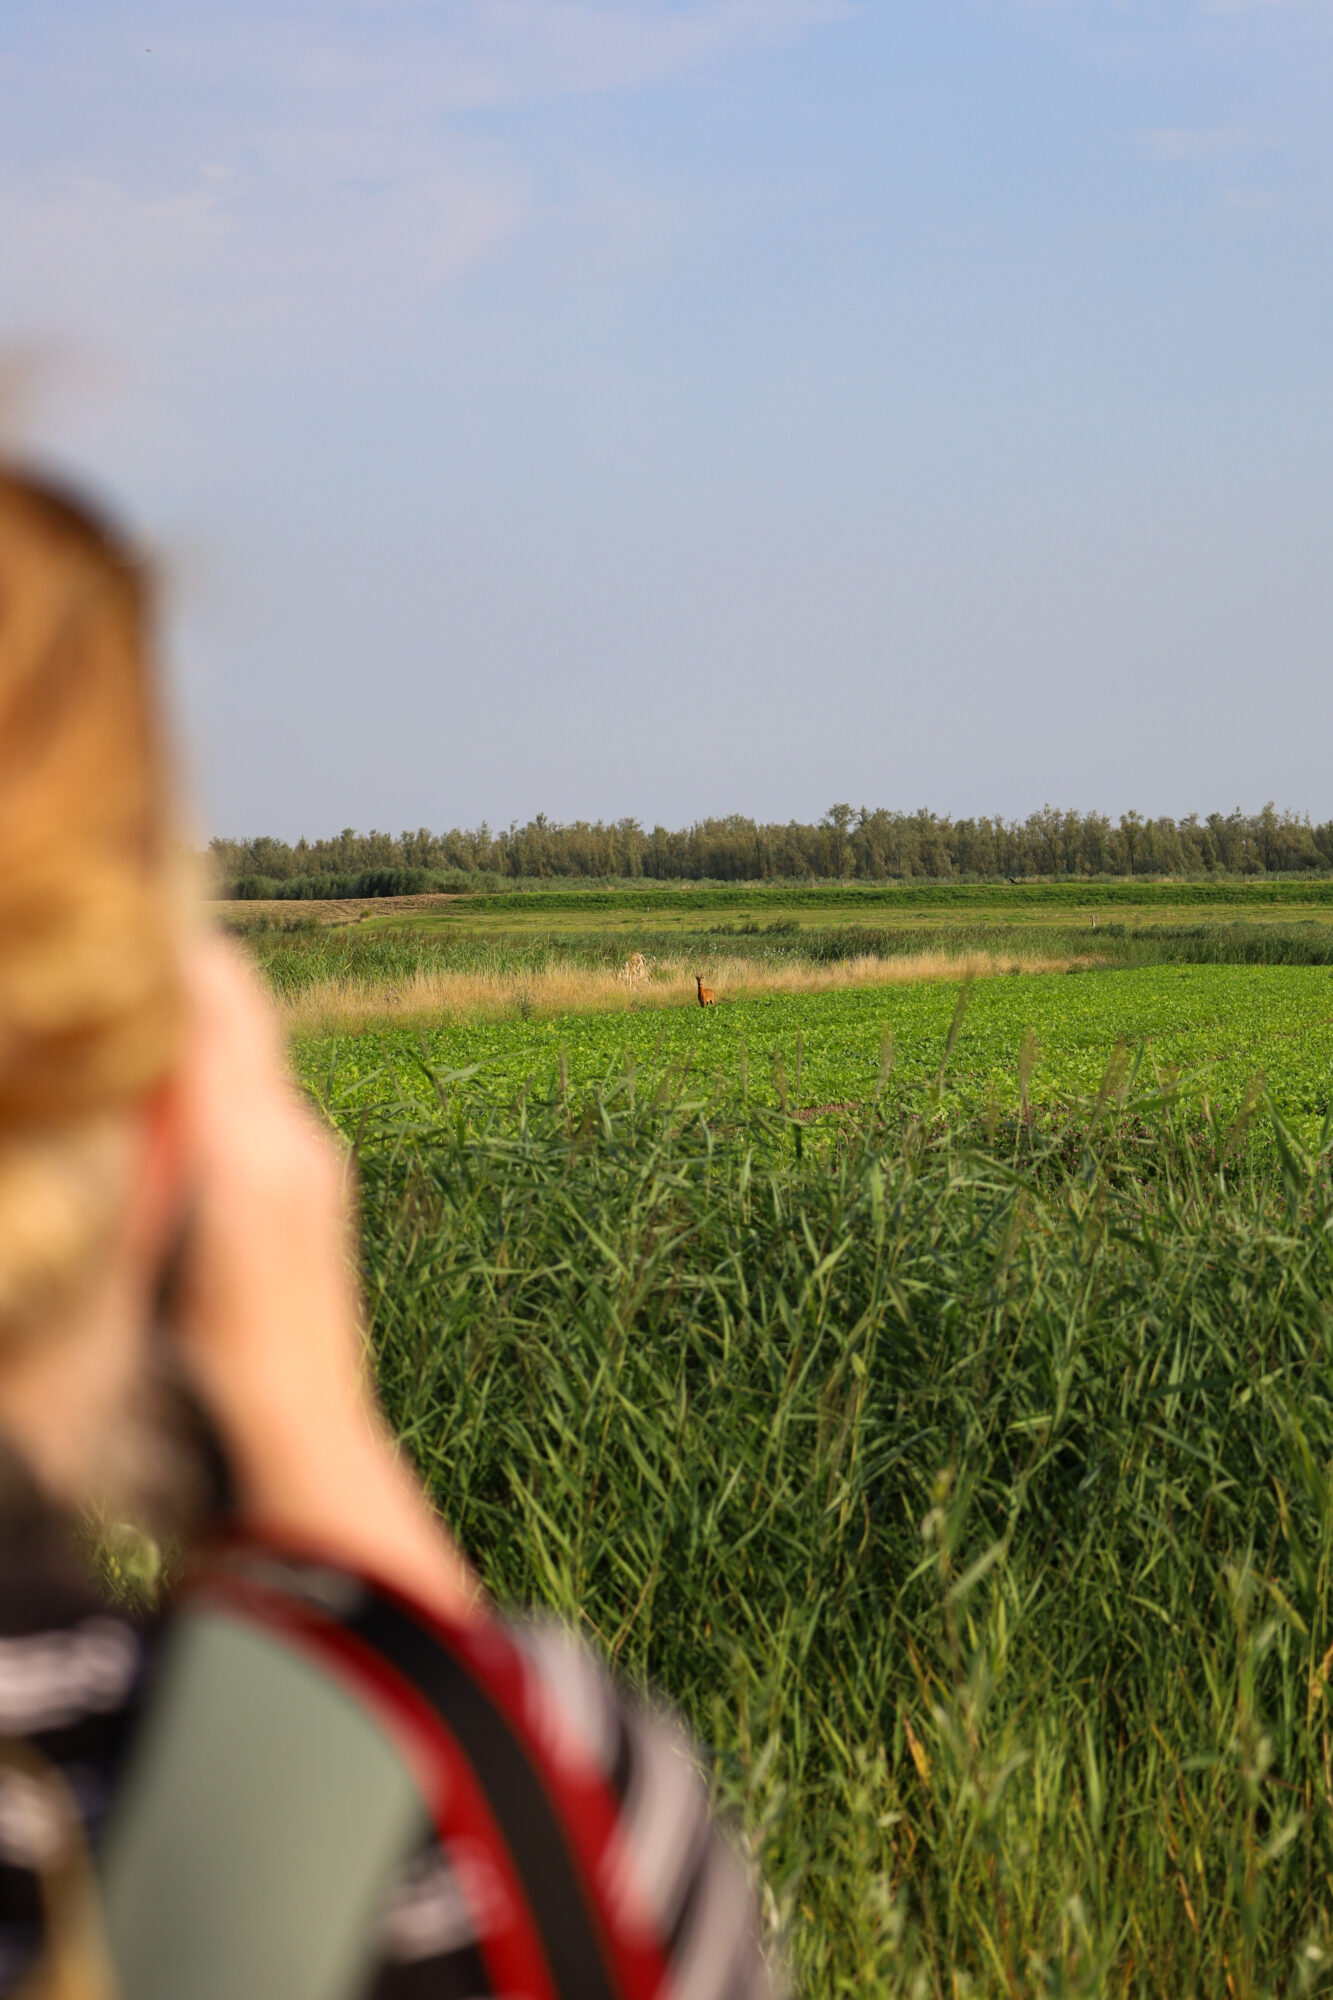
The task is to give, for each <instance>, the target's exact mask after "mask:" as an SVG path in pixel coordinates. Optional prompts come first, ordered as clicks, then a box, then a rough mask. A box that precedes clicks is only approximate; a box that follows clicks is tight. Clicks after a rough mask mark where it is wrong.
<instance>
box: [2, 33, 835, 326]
mask: <svg viewBox="0 0 1333 2000" xmlns="http://www.w3.org/2000/svg"><path fill="white" fill-rule="evenodd" d="M854 11H855V10H854V7H853V6H852V4H851V0H687V4H672V0H620V4H613V0H451V4H447V5H442V4H440V0H352V4H350V5H343V6H340V7H337V8H333V7H329V6H326V5H325V0H234V4H233V6H232V7H231V8H230V9H229V10H227V11H226V12H225V13H224V14H223V15H222V16H221V19H220V20H219V21H218V23H217V24H216V25H214V24H210V25H209V27H208V30H207V32H205V33H201V32H197V31H194V32H192V31H191V30H190V29H189V28H182V27H181V26H180V25H179V21H180V18H181V17H180V16H177V17H176V18H175V19H173V20H171V21H168V22H166V23H163V24H162V25H161V26H159V27H154V28H148V29H145V30H144V31H143V33H142V35H140V34H139V33H129V32H127V31H126V29H125V25H124V22H123V21H119V22H112V21H111V20H109V19H108V17H107V16H106V15H105V14H99V13H98V11H97V10H96V9H95V8H76V9H75V10H74V11H73V12H72V13H71V14H69V15H64V16H62V15H61V14H59V13H58V12H57V13H53V15H52V16H51V17H50V22H49V28H48V31H47V32H45V33H44V34H43V35H40V36H37V37H35V38H33V39H32V41H31V42H30V43H29V44H27V45H26V46H25V50H24V53H23V55H22V57H21V59H15V60H14V61H12V62H11V64H10V74H9V76H8V78H7V86H8V89H9V91H10V94H11V98H12V100H13V101H16V102H17V101H26V102H27V103H30V104H33V105H40V104H43V103H49V104H51V105H53V106H54V105H57V104H63V105H65V106H66V107H68V108H67V110H66V113H65V115H63V116H62V117H60V118H49V119H36V120H34V121H33V122H32V123H31V125H30V126H29V127H27V128H26V130H25V129H24V128H23V127H22V126H21V125H19V124H17V123H15V122H13V121H11V122H10V124H9V127H8V130H7V131H0V241H3V243H4V245H5V253H4V258H3V261H0V338H9V339H10V340H12V339H13V338H14V336H15V335H16V334H17V335H19V336H20V337H22V336H31V335H47V336H62V335H67V334H71V333H72V334H74V335H76V336H77V335H80V334H84V335H91V337H92V338H93V339H94V340H95V341H96V342H97V343H98V344H99V346H103V347H104V346H105V344H106V343H108V342H116V343H125V342H130V343H134V344H142V343H144V342H149V343H153V344H161V343H163V342H171V341H172V340H174V339H176V338H178V337H181V336H185V337H190V336H192V335H195V334H198V335H200V336H201V337H205V338H208V339H211V340H216V339H217V338H219V337H224V338H225V337H228V336H230V335H236V334H243V333H245V332H246V331H247V330H251V331H253V330H256V329H258V330H261V331H262V330H263V329H264V328H274V329H277V328H280V327H282V326H294V325H296V326H299V325H300V324H302V323H306V324H313V323H318V325H319V326H320V328H321V330H323V329H325V328H326V327H327V326H328V324H329V322H330V321H341V320H345V319H348V318H351V319H359V318H363V317H365V316H366V315H368V314H376V313H381V314H387V315H390V316H392V315H394V314H395V313H396V314H398V315H402V314H403V313H405V312H407V313H410V311H411V310H412V308H413V307H414V306H415V305H416V304H418V303H419V302H421V301H422V300H424V299H426V298H429V297H430V296H431V295H433V294H434V293H435V292H437V291H438V290H439V289H440V288H441V287H442V286H444V285H447V284H449V283H450V282H451V281H452V280H454V279H456V278H458V277H459V276H460V275H462V274H464V273H466V272H467V271H469V270H471V269H472V268H473V267H474V266H475V265H476V264H477V263H478V262H479V261H480V260H482V259H484V258H485V257H486V256H487V255H489V254H490V253H492V252H494V251H495V250H497V249H498V248H499V247H500V246H501V245H503V244H504V243H505V242H506V241H507V240H508V239H510V238H512V237H513V236H514V235H515V234H516V232H517V231H518V230H519V228H520V226H521V224H522V223H523V221H524V220H525V218H526V217H527V216H528V214H529V213H530V204H529V202H528V199H527V196H526V194H525V191H524V183H525V179H526V175H525V172H524V169H523V167H522V165H521V155H520V152H519V146H520V145H521V135H514V136H512V137H501V136H498V135H497V134H496V133H495V132H494V131H491V132H490V133H482V132H478V131H476V130H475V129H474V127H473V121H471V120H470V119H469V117H468V114H469V113H475V112H478V111H482V110H504V109H506V108H508V107H521V106H523V105H525V104H531V103H533V102H535V101H537V100H540V99H550V98H557V97H568V96H570V95H577V94H582V93H589V92H614V91H617V90H619V91H628V90H634V89H638V88H641V87H644V86H647V85H650V84H655V83H664V82H669V81H671V80H673V79H679V80H681V81H689V80H691V79H692V78H694V77H695V76H697V75H699V74H706V73H707V72H708V71H709V69H710V66H713V65H716V64H717V63H718V62H720V61H722V60H724V59H726V58H730V57H734V56H737V55H739V54H741V53H743V52H745V51H747V50H754V49H758V48H761V47H764V46H772V45H778V44H782V43H786V42H790V41H791V40H793V39H794V38H797V37H799V36H801V35H803V34H805V33H807V32H808V31H810V30H812V29H815V28H817V27H820V26H823V25H826V24H828V23H831V22H834V21H837V20H840V19H843V18H845V17H847V16H849V15H851V14H852V13H853V12H854ZM186 18H187V19H188V16H187V17H186ZM141 41H142V43H143V46H142V47H140V42H141ZM636 207H637V203H636V199H635V196H634V191H632V190H623V191H622V192H621V195H620V198H619V201H618V204H617V205H616V208H615V212H614V214H613V215H610V216H609V217H608V219H607V229H608V230H609V231H610V233H611V235H612V236H613V237H614V238H615V245H614V246H613V247H615V248H616V253H617V255H623V254H634V237H635V230H636V227H637V228H638V231H639V235H640V238H642V239H646V238H648V237H651V236H652V235H653V234H654V231H655V230H656V220H655V219H654V218H649V219H648V220H647V221H645V220H644V219H643V218H639V219H638V222H637V223H636ZM657 233H659V234H660V231H658V232H657Z"/></svg>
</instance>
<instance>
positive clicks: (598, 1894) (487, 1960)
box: [103, 1543, 665, 2000]
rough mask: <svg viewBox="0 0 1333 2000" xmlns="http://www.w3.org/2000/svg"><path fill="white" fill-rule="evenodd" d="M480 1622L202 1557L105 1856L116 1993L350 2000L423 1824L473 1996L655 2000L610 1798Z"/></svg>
mask: <svg viewBox="0 0 1333 2000" xmlns="http://www.w3.org/2000/svg"><path fill="white" fill-rule="evenodd" d="M540 1692H541V1691H540V1689H539V1687H538V1686H537V1684H536V1681H535V1678H534V1673H533V1670H532V1667H531V1665H530V1663H529V1662H528V1661H527V1660H526V1659H525V1656H524V1653H523V1650H522V1648H521V1647H520V1645H519V1644H518V1643H517V1642H516V1640H515V1638H514V1637H513V1636H512V1635H511V1634H510V1633H509V1632H508V1631H507V1630H506V1628H505V1627H504V1626H503V1625H501V1624H500V1623H498V1621H495V1620H493V1619H491V1618H488V1617H479V1618H478V1619H477V1620H476V1621H475V1622H469V1623H466V1624H461V1623H460V1624H456V1625H455V1624H451V1623H448V1622H445V1621H441V1620H439V1619H437V1618H435V1617H433V1616H432V1615H431V1614H430V1613H428V1612H427V1611H425V1610H424V1609H422V1608H421V1607H420V1606H417V1605H415V1604H413V1603H411V1602H410V1601H409V1600H407V1599H406V1598H404V1597H402V1596H401V1595H399V1594H398V1593H396V1592H394V1591H392V1590H390V1589H388V1588H387V1587H385V1586H384V1585H382V1584H380V1583H378V1582H373V1581H371V1580H370V1579H367V1578H364V1577H357V1576H353V1575H350V1574H349V1573H348V1572H347V1571H346V1570H344V1569H342V1568H334V1567H332V1566H329V1565H323V1564H320V1563H319V1562H317V1561H308V1560H303V1559H297V1558H293V1557H291V1556H288V1555H286V1554H285V1553H283V1552H280V1551H277V1550H274V1549H268V1548H264V1547H261V1546H257V1545H256V1544H254V1543H246V1544H244V1545H242V1544H239V1543H235V1544H232V1545H231V1546H229V1547H227V1548H223V1549H220V1550H219V1551H218V1553H217V1555H216V1556H215V1557H214V1558H213V1559H212V1560H210V1562H209V1564H208V1565H207V1567H206V1569H204V1570H203V1571H201V1572H200V1573H199V1574H198V1575H197V1576H196V1578H195V1579H194V1580H193V1581H192V1583H191V1584H190V1586H189V1587H188V1589H187V1590H186V1592H185V1593H184V1594H183V1596H182V1599H181V1600H180V1602H179V1604H178V1607H177V1609H176V1611H175V1614H174V1616H173V1618H172V1620H171V1624H170V1631H169V1636H168V1639H167V1641H166V1643H165V1652H164V1661H163V1666H162V1669H161V1676H160V1684H159V1685H158V1686H157V1687H156V1688H155V1689H154V1690H153V1691H152V1693H151V1694H150V1698H149V1701H148V1705H147V1713H146V1716H145V1722H144V1726H143V1730H142V1733H141V1740H140V1745H139V1748H138V1751H137V1754H136V1757H135V1760H134V1764H133V1766H132V1768H131V1770H130V1773H129V1775H128V1778H127V1782H126V1784H125V1786H124V1788H123V1793H124V1796H123V1799H121V1800H118V1802H117V1807H116V1810H115V1812H114V1813H113V1815H112V1820H111V1823H110V1826H109V1828H108V1833H107V1836H106V1839H105V1842H104V1848H103V1881H104V1885H105V1899H106V1906H107V1915H108V1928H109V1931H110V1935H111V1940H112V1947H113V1955H114V1957H115V1962H116V1965H117V1968H118V1970H119V1972H120V1976H121V1981H122V1985H123V1987H124V1990H125V1991H127V1992H130V1993H133V1994H134V1996H135V2000H181V1995H182V1994H186V1993H188V1995H189V1996H190V2000H234V1996H235V1995H236V1994H239V1993H244V1994H245V1995H246V1996H247V2000H355V1996H359V1995H361V1994H362V1993H364V1992H365V1991H366V1990H367V1987H368V1984H369V1982H370V1979H371V1978H372V1976H373V1972H374V1966H375V1963H376V1960H377V1952H378V1944H377V1929H378V1919H379V1915H380V1912H381V1910H382V1908H383V1906H384V1902H385V1899H386V1896H387V1894H388V1891H389V1889H390V1887H391V1885H392V1883H393V1882H394V1881H395V1879H396V1878H397V1876H398V1874H399V1873H400V1871H401V1869H402V1867H403V1865H404V1864H405V1863H406V1862H407V1860H408V1859H409V1858H410V1857H411V1856H412V1855H413V1854H414V1853H416V1852H418V1851H419V1849H420V1846H421V1844H422V1841H423V1840H424V1839H426V1838H428V1837H429V1833H430V1830H431V1828H432V1827H433V1829H434V1832H435V1836H436V1838H437V1839H438V1841H439V1844H440V1846H441V1848H442V1850H443V1852H444V1856H445V1859H446V1861H447V1862H448V1863H449V1864H450V1867H451V1870H452V1872H453V1874H454V1876H455V1878H456V1880H457V1884H458V1887H459V1890H460V1893H461V1896H462V1898H463V1900H464V1902H465V1904H466V1905H467V1909H468V1915H469V1917H470V1920H471V1927H472V1931H473V1933H474V1935H475V1941H476V1949H477V1953H478V1955H479V1958H480V1961H481V1966H480V1968H479V1969H481V1970H484V1972H485V1976H486V1983H487V1985H488V1987H489V1989H490V1991H491V1992H492V1993H496V1994H504V1995H506V1996H510V2000H520V1996H521V2000H654V1996H656V1995H657V1994H658V1993H659V1992H660V1991H661V1990H662V1987H663V1983H664V1977H665V1967H664V1961H663V1957H662V1951H661V1946H660V1944H659V1941H658V1939H657V1937H656V1935H655V1934H654V1932H653V1930H652V1927H651V1925H647V1924H638V1923H635V1922H633V1921H629V1922H626V1921H625V1920H624V1913H623V1912H620V1913H618V1914H617V1915H615V1916H614V1917H613V1916H611V1915H609V1914H608V1913H609V1912H610V1911H611V1910H612V1898H611V1896H610V1895H609V1893H608V1886H607V1885H608V1881H609V1880H610V1871H611V1867H612V1863H613V1860H614V1853H615V1835H616V1823H617V1812H618V1802H617V1800H616V1798H615V1796H614V1792H613V1790H612V1788H611V1787H610V1786H609V1785H608V1783H607V1782H606V1780H605V1778H604V1777H603V1775H602V1774H601V1773H600V1772H599V1771H598V1770H597V1769H596V1767H595V1765H594V1764H593V1763H592V1761H591V1760H590V1759H587V1758H584V1759H582V1760H580V1759H579V1757H578V1756H577V1755H570V1754H569V1747H570V1746H569V1745H568V1744H567V1743H566V1744H563V1745H562V1744H561V1743H560V1742H559V1741H558V1740H556V1738H555V1737H553V1735H552V1732H551V1730H550V1727H549V1716H545V1715H544V1710H543V1703H542V1700H541V1699H540Z"/></svg>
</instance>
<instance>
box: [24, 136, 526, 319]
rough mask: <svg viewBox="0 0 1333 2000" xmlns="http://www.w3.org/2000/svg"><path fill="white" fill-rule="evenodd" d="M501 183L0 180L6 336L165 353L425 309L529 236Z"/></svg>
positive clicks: (426, 173) (441, 179)
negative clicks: (148, 188) (141, 186)
mask: <svg viewBox="0 0 1333 2000" xmlns="http://www.w3.org/2000/svg"><path fill="white" fill-rule="evenodd" d="M520 215H521V204H520V202H519V200H518V197H517V195H516V194H515V192H514V191H513V190H512V189H511V188H509V187H507V186H505V185H504V184H502V183H497V184H488V183H486V182H484V181H478V180H475V179H470V178H468V177H467V176H465V175H462V174H450V173H448V172H445V171H439V170H434V171H432V170H431V169H430V168H429V167H428V166H425V165H424V164H423V167H422V169H421V170H420V171H418V172H416V173H405V174H402V175H401V176H400V177H398V178H396V179H392V178H391V179H389V180H387V181H385V182H382V183H380V184H378V185H376V184H363V185H361V186H359V187H358V186H356V185H348V186H346V187H344V188H343V189H342V190H341V192H338V191H336V190H331V189H330V188H329V187H328V186H321V185H320V184H319V180H318V177H317V176H307V177H305V179H304V180H299V179H293V180H289V181H288V183H287V184H286V185H285V186H284V187H282V188H281V190H280V192H276V191H275V189H274V187H273V186H272V185H271V184H270V183H269V182H268V181H267V179H266V178H265V177H264V176H263V175H262V174H256V175H254V176H252V177H249V178H245V177H242V176H238V175H235V174H233V173H230V172H227V171H223V170H220V169H214V170H213V171H212V172H209V171H207V170H206V171H204V172H203V173H202V174H200V175H198V176H197V177H195V178H194V179H193V180H192V182H191V184H190V185H189V186H188V187H187V188H186V189H185V190H184V191H181V192H177V193H173V194H169V195H161V194H155V193H151V192H144V191H142V190H136V189H134V188H132V187H130V186H127V185H125V184H121V183H117V182H113V181H110V180H106V179H101V178H92V177H89V176H70V177H67V178H63V179H62V178H57V177H53V176H38V177H33V178H31V179H27V180H23V179H10V180H7V181H0V240H2V241H3V242H4V245H5V258H4V266H3V271H2V272H0V327H3V328H4V330H5V333H6V336H7V337H8V338H13V336H14V335H15V334H16V333H17V334H18V335H19V336H20V337H24V336H26V337H29V338H32V337H37V336H42V335H46V336H50V335H55V336H75V337H78V336H80V335H82V336H84V337H92V338H93V339H95V340H96V341H97V343H98V344H99V346H105V345H106V344H107V343H111V344H114V345H118V346H132V347H141V346H143V345H145V344H146V345H148V346H150V347H160V346H162V345H164V344H171V343H173V342H175V341H178V340H179V339H181V338H182V337H184V338H189V337H190V336H191V335H193V334H203V335H205V336H207V337H208V338H209V339H210V340H216V339H219V338H223V339H225V338H229V337H233V338H234V337H236V336H238V335H243V334H247V333H253V332H256V331H262V330H264V329H265V328H268V329H273V330H276V329H279V328H281V327H282V326H284V325H292V324H297V325H299V324H300V323H302V322H304V321H308V320H309V319H310V318H311V317H312V316H316V315H317V316H321V317H323V316H327V315H332V316H333V317H335V318H338V319H341V320H346V319H348V318H353V319H355V318H359V317H362V316H364V314H365V313H367V312H374V311H375V310H376V309H377V308H378V306H379V305H380V304H381V303H382V302H383V300H384V298H385V296H386V294H387V295H388V296H390V297H391V298H392V299H393V300H394V302H395V303H396V304H397V306H398V307H399V309H401V308H402V307H403V306H404V305H411V304H413V303H415V302H418V301H420V300H422V299H424V298H426V297H428V296H430V295H431V294H432V293H433V292H435V291H436V290H438V289H439V288H440V286H442V285H444V284H446V283H447V282H449V280H451V279H452V278H455V277H457V276H458V275H459V274H460V273H461V272H463V271H465V270H466V269H468V268H469V266H471V265H472V264H474V263H475V262H476V261H477V260H478V258H480V257H482V256H484V255H485V254H486V253H487V252H488V251H489V250H491V249H492V248H493V247H494V246H495V245H496V244H497V243H498V242H500V241H501V240H502V239H503V238H504V237H505V236H506V235H508V234H509V233H510V232H511V231H512V230H513V229H514V228H515V227H516V226H517V223H518V220H519V218H520Z"/></svg>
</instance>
